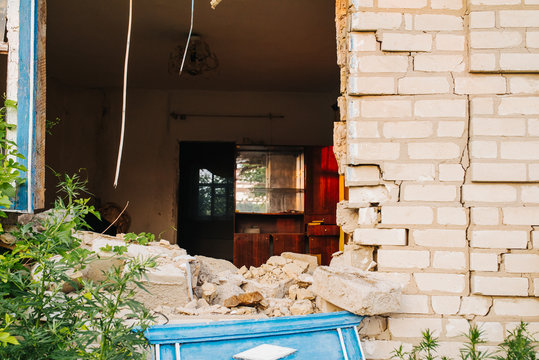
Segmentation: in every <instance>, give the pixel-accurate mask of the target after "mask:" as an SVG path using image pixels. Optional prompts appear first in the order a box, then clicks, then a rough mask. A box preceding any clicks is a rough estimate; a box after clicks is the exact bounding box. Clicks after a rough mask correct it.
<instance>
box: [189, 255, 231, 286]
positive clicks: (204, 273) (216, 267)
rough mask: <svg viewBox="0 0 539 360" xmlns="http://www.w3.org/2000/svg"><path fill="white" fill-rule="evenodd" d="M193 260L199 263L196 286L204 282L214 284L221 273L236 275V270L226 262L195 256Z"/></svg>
mask: <svg viewBox="0 0 539 360" xmlns="http://www.w3.org/2000/svg"><path fill="white" fill-rule="evenodd" d="M195 259H196V260H197V261H198V262H199V263H200V271H199V274H198V285H202V284H204V283H205V282H215V279H216V278H217V277H218V275H219V274H220V273H222V272H223V271H230V272H232V273H234V274H237V273H238V268H237V267H236V266H234V264H232V263H231V262H230V261H227V260H222V259H214V258H210V257H207V256H200V255H197V256H195Z"/></svg>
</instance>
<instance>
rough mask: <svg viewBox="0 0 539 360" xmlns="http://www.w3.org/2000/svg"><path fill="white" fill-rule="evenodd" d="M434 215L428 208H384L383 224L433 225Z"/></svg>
mask: <svg viewBox="0 0 539 360" xmlns="http://www.w3.org/2000/svg"><path fill="white" fill-rule="evenodd" d="M433 219H434V214H433V211H432V208H430V207H427V206H388V205H386V206H382V224H395V225H396V224H403V225H409V224H425V225H427V224H432V221H433Z"/></svg>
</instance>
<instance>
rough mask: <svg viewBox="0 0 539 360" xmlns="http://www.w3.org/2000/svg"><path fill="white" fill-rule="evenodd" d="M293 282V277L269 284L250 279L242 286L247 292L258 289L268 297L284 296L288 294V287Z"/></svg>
mask: <svg viewBox="0 0 539 360" xmlns="http://www.w3.org/2000/svg"><path fill="white" fill-rule="evenodd" d="M292 283H293V280H292V279H286V280H280V281H277V282H274V283H269V284H266V283H261V282H258V281H255V280H248V281H247V282H246V283H245V284H244V285H243V286H242V289H243V290H245V291H246V292H254V291H258V292H260V293H261V294H262V295H264V297H266V298H284V297H285V296H286V295H287V294H288V288H289V287H290V285H292Z"/></svg>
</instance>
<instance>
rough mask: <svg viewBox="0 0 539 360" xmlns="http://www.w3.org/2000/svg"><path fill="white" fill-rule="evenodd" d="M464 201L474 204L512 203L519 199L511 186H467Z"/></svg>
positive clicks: (463, 194)
mask: <svg viewBox="0 0 539 360" xmlns="http://www.w3.org/2000/svg"><path fill="white" fill-rule="evenodd" d="M462 199H463V200H464V201H473V202H492V203H496V202H502V203H503V202H512V201H516V199H517V191H516V189H515V188H514V187H512V186H510V185H497V184H496V185H494V184H492V185H491V184H481V185H475V184H465V185H464V186H463V187H462Z"/></svg>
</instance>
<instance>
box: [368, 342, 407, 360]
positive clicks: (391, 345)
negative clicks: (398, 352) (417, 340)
mask: <svg viewBox="0 0 539 360" xmlns="http://www.w3.org/2000/svg"><path fill="white" fill-rule="evenodd" d="M361 344H362V345H363V350H364V351H365V356H366V358H367V359H373V360H378V359H380V360H381V359H390V358H391V357H392V356H393V355H392V354H393V351H394V350H395V349H397V348H398V347H399V346H401V345H402V349H403V350H404V351H406V352H408V351H411V350H412V344H408V343H402V342H400V341H387V340H369V339H365V340H361Z"/></svg>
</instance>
